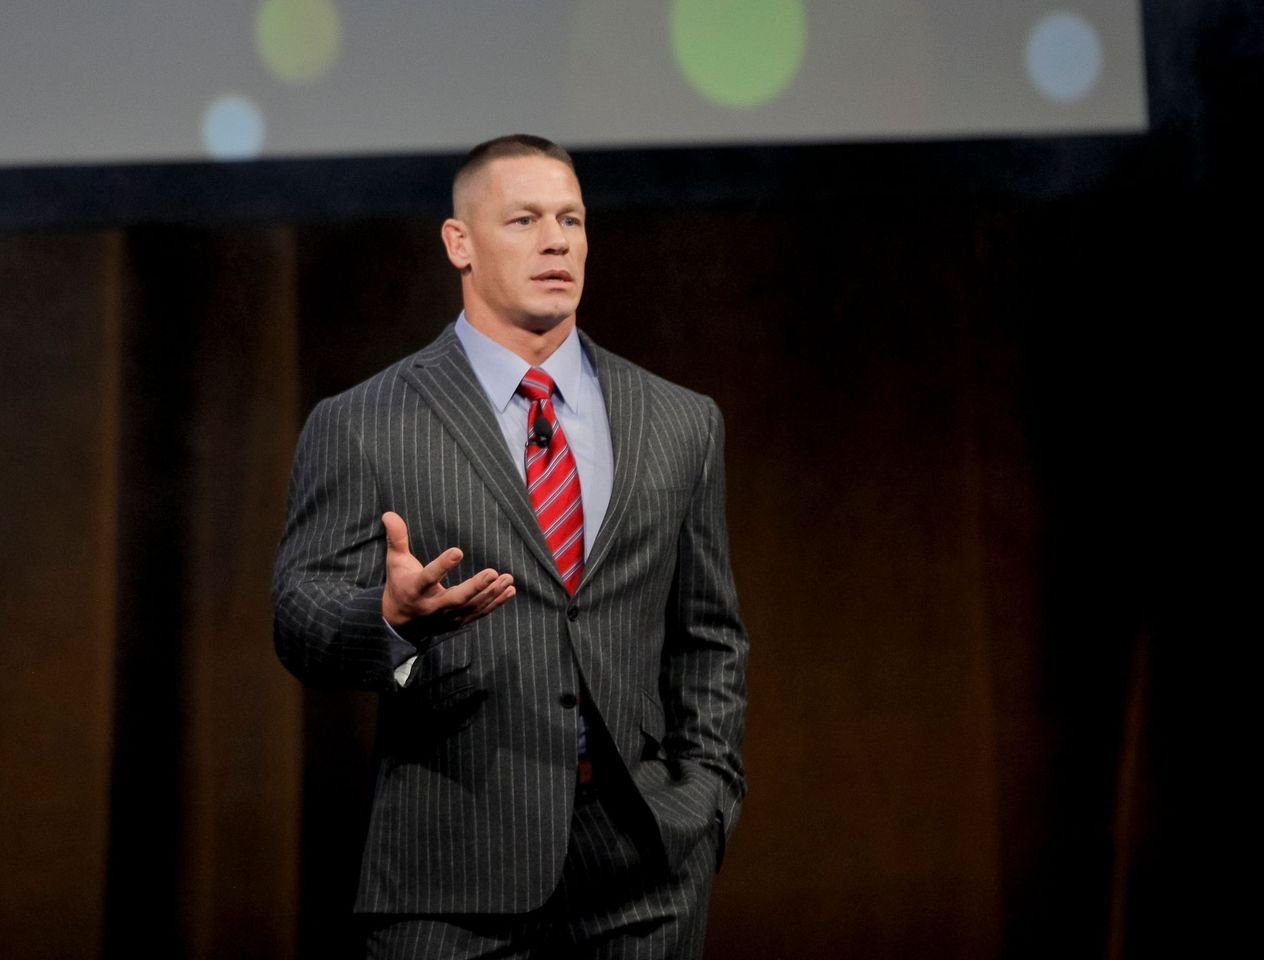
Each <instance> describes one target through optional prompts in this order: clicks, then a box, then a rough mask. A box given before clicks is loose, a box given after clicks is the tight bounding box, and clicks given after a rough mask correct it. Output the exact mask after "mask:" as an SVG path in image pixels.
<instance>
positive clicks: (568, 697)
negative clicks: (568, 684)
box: [557, 690, 579, 710]
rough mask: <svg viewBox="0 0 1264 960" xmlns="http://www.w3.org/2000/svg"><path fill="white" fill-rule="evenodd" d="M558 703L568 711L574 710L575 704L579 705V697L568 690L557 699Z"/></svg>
mask: <svg viewBox="0 0 1264 960" xmlns="http://www.w3.org/2000/svg"><path fill="white" fill-rule="evenodd" d="M557 702H558V703H560V704H561V705H562V706H564V707H565V708H566V709H567V710H574V709H575V704H577V703H579V697H577V696H575V694H573V693H571V692H570V691H569V690H567V691H566V692H565V693H564V694H562V695H561V696H560V697H558V698H557Z"/></svg>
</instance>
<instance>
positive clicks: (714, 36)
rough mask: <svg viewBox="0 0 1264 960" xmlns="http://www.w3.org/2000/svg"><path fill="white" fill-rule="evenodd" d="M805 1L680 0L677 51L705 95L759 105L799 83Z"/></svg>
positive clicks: (675, 21)
mask: <svg viewBox="0 0 1264 960" xmlns="http://www.w3.org/2000/svg"><path fill="white" fill-rule="evenodd" d="M805 19H806V18H805V17H804V13H803V2H802V0H676V2H675V3H674V5H673V6H672V12H671V39H672V49H673V52H674V53H675V55H676V63H677V64H678V65H679V67H680V70H681V73H683V74H684V75H685V79H686V80H688V81H689V84H690V85H691V86H692V87H693V88H694V89H695V90H696V91H697V92H698V93H699V94H700V95H701V96H702V97H704V98H705V99H707V100H710V101H711V102H713V103H717V104H719V105H720V106H724V107H733V108H737V109H741V108H745V107H757V106H759V105H760V104H764V103H767V102H768V101H770V100H773V99H774V98H776V97H777V96H778V95H780V94H781V93H782V92H783V91H784V90H785V89H786V88H787V87H788V86H790V84H791V83H792V82H793V81H794V78H795V76H796V75H797V74H798V72H799V65H800V64H801V63H802V62H803V48H804V44H805V41H806V36H807V30H806V27H805Z"/></svg>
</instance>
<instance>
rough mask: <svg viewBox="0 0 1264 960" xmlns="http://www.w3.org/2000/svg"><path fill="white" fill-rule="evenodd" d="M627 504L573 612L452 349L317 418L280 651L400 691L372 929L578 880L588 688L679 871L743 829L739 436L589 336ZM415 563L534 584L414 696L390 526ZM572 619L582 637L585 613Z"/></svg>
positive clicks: (390, 740) (419, 666)
mask: <svg viewBox="0 0 1264 960" xmlns="http://www.w3.org/2000/svg"><path fill="white" fill-rule="evenodd" d="M584 345H585V349H587V350H588V351H589V352H590V355H591V356H592V357H593V359H594V362H595V365H596V368H597V371H598V377H599V379H600V382H601V387H602V391H603V394H604V396H605V399H606V405H607V413H608V416H609V421H610V427H611V437H612V441H613V444H614V463H615V477H614V489H613V491H612V494H611V499H610V505H609V508H608V510H607V513H606V517H605V521H604V522H603V524H602V528H601V530H600V531H599V532H598V534H597V536H596V539H595V541H594V543H593V547H592V550H591V552H590V555H589V558H588V562H587V564H586V566H585V569H584V574H583V578H582V580H581V581H580V584H579V587H578V590H577V592H576V594H575V596H574V598H573V600H572V598H570V597H568V596H567V594H566V591H565V589H564V588H563V586H562V582H561V580H560V577H559V574H558V572H557V570H556V569H555V567H554V565H553V562H552V558H551V556H550V554H549V551H548V548H547V545H546V544H545V541H544V537H543V534H542V533H541V532H540V530H539V526H538V524H537V523H536V520H535V515H534V512H533V510H532V507H531V503H530V501H529V499H528V497H527V494H526V490H525V487H524V485H523V483H522V481H521V479H520V476H519V474H518V469H517V467H516V465H515V464H514V463H513V462H512V460H511V459H510V456H511V455H510V453H509V451H508V450H507V449H506V448H505V445H504V442H503V438H502V436H501V433H500V430H499V427H498V425H497V423H496V421H495V420H494V418H493V414H492V411H491V409H490V406H489V404H488V403H487V401H486V399H485V397H484V396H483V394H482V391H481V388H480V386H479V385H478V383H477V381H476V379H475V378H474V375H473V373H472V371H471V370H470V368H469V365H468V362H467V361H466V360H465V356H464V353H463V351H462V350H461V348H460V345H459V342H458V341H457V340H456V338H455V336H454V334H453V333H452V330H451V328H449V329H448V330H447V331H445V332H444V333H443V334H442V335H441V336H440V337H439V338H438V339H437V340H436V341H435V342H434V343H433V344H431V345H430V346H429V347H427V348H426V349H424V350H422V351H421V352H419V353H418V354H416V355H414V356H413V357H410V358H407V359H405V360H404V361H401V362H400V363H398V364H396V365H394V366H392V367H390V368H388V369H387V370H385V371H383V372H382V373H380V374H378V375H377V376H375V377H373V378H372V379H370V380H368V381H366V382H364V383H362V384H360V385H359V386H357V387H354V388H352V389H351V390H349V391H347V392H346V393H343V394H340V395H338V396H336V397H332V398H330V399H327V400H324V401H322V402H321V403H320V404H318V405H317V407H316V408H315V409H314V410H313V411H312V414H311V416H310V417H309V419H308V422H307V424H306V426H305V427H304V430H303V433H302V437H301V439H300V443H299V448H298V451H297V454H296V458H295V467H294V473H293V477H292V481H291V490H290V509H289V514H288V519H287V524H286V531H285V535H284V538H283V540H282V543H281V548H280V551H279V554H278V559H277V566H276V576H275V581H274V597H275V602H276V646H277V651H278V655H279V656H280V658H281V660H282V662H283V663H285V665H286V666H287V667H288V668H289V669H290V670H291V671H292V672H294V673H295V674H296V675H297V676H299V677H300V678H301V679H303V680H304V681H305V682H308V683H315V684H344V685H353V686H359V687H365V688H370V689H377V690H380V691H382V692H383V698H382V713H381V721H380V724H379V737H380V748H381V758H382V759H381V764H380V768H379V773H378V781H377V788H376V795H375V799H374V804H373V811H372V816H371V822H370V826H369V833H368V838H367V841H366V845H365V853H364V858H363V869H362V874H361V883H360V892H359V897H358V900H357V909H358V910H360V911H363V912H368V913H387V914H407V913H419V912H472V913H478V912H496V913H521V912H524V911H529V910H532V909H534V908H537V907H539V906H540V905H541V904H543V903H544V902H545V901H546V900H547V898H548V897H549V895H550V894H551V893H552V892H553V891H554V889H555V888H556V887H557V884H558V882H559V878H560V876H561V874H562V865H563V863H564V861H565V858H566V852H567V845H568V841H569V835H570V830H571V820H572V808H573V795H574V777H575V744H576V713H575V711H574V710H569V709H566V708H565V707H563V706H562V705H561V704H560V703H559V697H560V695H561V694H562V693H563V692H567V691H572V692H573V691H578V690H579V689H580V682H581V678H582V680H583V683H584V684H585V685H586V686H587V688H588V690H589V692H590V695H591V698H592V704H593V706H594V708H595V709H596V710H597V711H598V712H599V714H600V716H601V717H602V718H603V720H604V722H605V725H606V727H607V728H608V729H609V730H610V733H611V737H612V739H613V741H614V743H615V746H616V747H617V749H618V752H619V755H620V756H621V758H622V759H623V762H624V763H625V764H626V766H627V768H628V770H629V773H630V774H631V777H632V779H633V781H634V782H635V784H636V786H637V787H638V789H639V791H640V793H641V795H642V796H643V798H644V800H645V802H646V803H647V805H648V808H649V809H650V811H651V812H652V814H653V817H654V821H655V823H656V824H657V826H658V829H659V832H660V834H661V837H662V841H663V846H664V850H665V852H666V856H667V860H668V863H669V864H670V865H671V866H672V867H673V868H679V867H680V866H681V865H682V864H683V863H684V862H685V860H686V858H687V857H688V856H689V855H690V852H691V851H693V850H695V849H696V847H697V841H698V838H699V837H701V836H704V835H706V833H707V831H708V830H710V829H712V826H711V825H712V823H713V820H714V818H716V817H717V816H718V818H719V819H720V821H721V822H722V824H723V827H724V828H725V830H731V829H732V827H733V824H734V823H735V822H736V819H737V815H738V811H739V809H740V803H741V798H742V795H743V793H744V791H745V781H744V777H743V773H742V767H741V761H740V756H739V747H740V743H741V739H742V732H743V716H744V710H745V697H746V693H745V663H746V637H745V633H744V631H743V628H742V625H741V623H740V621H739V619H738V615H737V608H736V597H735V593H734V588H733V583H732V577H731V574H730V570H729V561H728V541H727V534H726V531H725V523H724V479H723V426H722V421H721V419H720V416H719V412H718V410H717V409H716V407H715V405H714V404H713V403H712V402H711V401H710V400H708V399H706V398H704V397H701V396H698V395H697V394H694V393H691V392H689V391H687V390H685V389H683V388H680V387H677V386H674V385H672V384H669V383H667V382H666V381H664V380H662V379H660V378H658V377H655V376H653V375H651V374H649V373H647V372H645V371H644V370H641V369H640V368H638V367H635V366H634V365H632V364H630V363H628V362H627V361H625V360H622V359H620V358H618V357H615V356H613V355H612V354H609V353H606V352H605V351H603V350H600V349H599V348H597V347H595V346H594V345H593V344H591V342H590V341H588V340H587V339H585V341H584ZM388 509H391V510H395V511H396V512H398V513H399V514H400V515H401V516H403V517H404V519H405V521H406V522H407V523H408V526H409V531H410V535H411V545H412V549H413V552H414V553H415V554H416V555H417V556H419V557H421V558H423V559H427V560H428V559H430V558H431V557H433V556H435V555H436V554H437V553H438V552H440V551H441V550H442V549H444V548H446V547H449V546H454V545H455V546H460V547H461V548H462V549H463V550H464V552H465V559H464V560H462V562H461V564H460V565H459V566H458V568H457V569H456V570H455V571H453V574H452V580H453V581H455V580H459V579H463V578H465V577H467V576H470V575H471V574H473V573H475V572H476V571H477V570H480V569H482V568H483V567H486V566H491V567H494V568H496V569H498V570H507V571H509V572H512V573H513V574H514V576H515V581H516V585H517V596H515V597H514V599H513V600H512V601H510V602H509V603H508V604H507V605H506V606H505V607H503V608H501V609H500V610H498V611H496V612H495V613H493V614H492V615H491V616H488V617H485V618H483V619H481V620H478V621H476V622H475V623H473V624H471V625H469V626H467V627H465V628H462V629H460V630H457V631H454V632H452V633H450V634H445V635H440V636H435V637H433V638H431V639H430V641H429V642H428V643H426V644H424V645H423V647H422V649H420V651H419V653H418V656H417V659H416V662H415V663H414V666H413V670H412V673H411V675H410V678H409V682H408V685H407V686H406V688H404V689H403V690H398V691H396V690H395V689H394V684H393V680H392V669H393V664H392V663H391V662H390V659H389V654H388V651H387V645H386V642H385V637H384V627H383V624H382V620H381V605H380V604H381V589H382V586H381V585H382V580H383V576H384V574H383V559H384V552H385V551H384V542H383V535H382V528H381V523H380V519H379V518H380V516H381V513H382V512H383V511H384V510H388ZM572 608H573V610H574V613H573V618H572V617H571V616H568V611H569V610H571V609H572Z"/></svg>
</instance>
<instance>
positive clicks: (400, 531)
mask: <svg viewBox="0 0 1264 960" xmlns="http://www.w3.org/2000/svg"><path fill="white" fill-rule="evenodd" d="M382 525H383V526H384V527H386V553H387V555H388V556H389V555H390V554H395V555H396V556H405V557H407V556H410V555H411V553H412V551H410V550H409V549H408V524H406V523H405V522H404V518H403V517H401V516H400V515H399V514H398V513H395V512H394V511H393V510H388V511H386V513H384V514H382Z"/></svg>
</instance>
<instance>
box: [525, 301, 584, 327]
mask: <svg viewBox="0 0 1264 960" xmlns="http://www.w3.org/2000/svg"><path fill="white" fill-rule="evenodd" d="M576 306H577V305H576V304H573V303H570V304H558V305H556V306H555V307H545V308H542V309H539V310H533V311H531V313H529V314H527V315H526V317H525V318H524V320H525V322H524V323H523V326H525V327H526V328H527V329H528V330H530V331H532V332H533V333H547V332H548V331H550V330H552V329H553V328H555V327H556V326H557V325H558V324H560V323H565V322H566V321H567V320H569V319H570V318H571V317H573V316H575V308H576Z"/></svg>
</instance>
